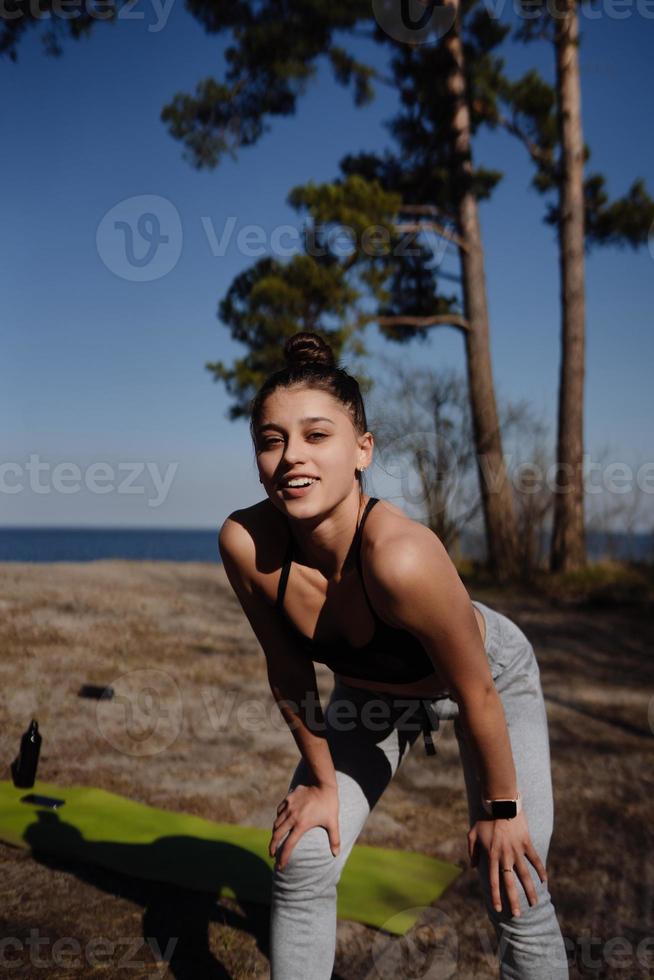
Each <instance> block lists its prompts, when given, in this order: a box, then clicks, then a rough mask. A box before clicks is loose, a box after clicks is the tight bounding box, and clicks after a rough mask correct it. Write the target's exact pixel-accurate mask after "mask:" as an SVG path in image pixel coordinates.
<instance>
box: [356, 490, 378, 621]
mask: <svg viewBox="0 0 654 980" xmlns="http://www.w3.org/2000/svg"><path fill="white" fill-rule="evenodd" d="M378 502H379V497H371V498H370V500H369V501H368V503H367V504H366V509H365V510H364V512H363V517H362V518H361V520H360V521H359V526H358V528H357V541H356V560H357V568H358V570H359V578H360V579H361V588H362V589H363V594H364V596H365V597H366V602H367V603H368V606H369V607H370V611H371V612H372V614H373V616H374V617H375V618H377V614H376V613H375V610H374V609H373V608H372V604H371V602H370V599H369V598H368V593H367V592H366V587H365V585H364V584H363V571H362V569H361V538H362V537H363V525H364V524H365V522H366V518H367V516H368V514H369V513H370V511H371V510H372V508H373V507H374V506H375V504H376V503H378Z"/></svg>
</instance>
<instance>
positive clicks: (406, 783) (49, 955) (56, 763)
mask: <svg viewBox="0 0 654 980" xmlns="http://www.w3.org/2000/svg"><path fill="white" fill-rule="evenodd" d="M470 591H471V595H472V597H473V598H477V599H480V600H481V601H483V602H486V603H487V604H488V605H491V606H493V607H494V608H496V609H498V610H499V611H501V612H504V613H505V614H507V615H509V616H510V617H511V618H512V619H514V620H515V621H516V622H517V623H518V625H519V626H520V627H521V628H522V629H523V630H524V631H525V632H526V633H527V635H528V636H529V637H530V639H531V640H532V642H533V644H534V648H535V651H536V655H537V658H538V662H539V665H540V669H541V680H542V684H543V690H544V692H545V696H546V703H547V711H548V718H549V726H550V741H551V752H552V774H553V782H554V794H555V830H554V836H553V839H552V844H551V848H550V855H549V859H548V872H549V879H550V890H551V892H552V896H553V899H554V902H555V905H556V907H557V910H558V914H559V920H560V922H561V927H562V930H563V934H564V936H565V937H566V942H567V945H568V950H569V957H570V964H571V969H570V976H571V977H573V978H576V977H593V978H605V977H624V978H625V980H627V978H628V980H635V978H641V977H642V978H645V977H652V976H654V863H653V862H652V843H653V838H654V832H653V830H652V817H651V812H652V806H651V804H652V799H654V794H653V792H652V788H653V783H654V771H653V768H652V758H653V752H652V750H653V747H654V740H653V728H652V725H654V700H653V696H654V670H653V665H652V646H653V641H654V623H653V622H652V617H651V612H650V611H649V610H647V609H643V608H641V609H636V608H626V607H623V608H611V609H607V608H562V607H560V606H556V605H554V604H552V603H551V602H550V601H547V600H544V599H541V598H535V597H533V596H530V595H528V594H524V595H518V594H516V593H512V594H511V595H507V594H506V593H504V592H501V591H492V590H489V589H484V590H476V591H475V590H472V589H471V590H470ZM0 611H1V613H2V616H1V617H0V624H1V625H0V629H1V639H2V647H1V649H2V658H1V662H0V692H1V697H0V749H1V751H0V768H1V769H2V776H1V778H3V779H7V778H9V763H10V761H11V759H13V757H14V756H15V754H16V749H17V743H18V739H19V737H20V734H21V732H22V731H23V730H24V729H25V727H26V725H27V723H28V722H29V720H30V718H31V717H36V718H38V720H39V724H40V727H41V730H42V732H43V736H44V742H43V748H42V753H41V759H40V765H39V777H40V778H41V779H43V780H48V781H52V782H57V783H60V784H62V785H70V784H88V785H94V786H99V787H102V788H103V789H108V790H112V791H115V792H117V793H122V794H124V795H126V796H129V797H131V798H132V799H136V800H139V801H142V802H145V803H150V804H154V805H158V806H161V807H165V808H168V809H174V810H183V811H186V812H188V813H194V814H198V815H200V816H203V817H206V818H209V819H213V820H224V821H232V822H238V823H242V824H248V825H252V826H260V827H270V826H271V825H272V821H273V819H274V815H275V807H276V805H277V803H278V802H279V801H280V800H281V799H282V798H283V796H284V793H285V791H286V787H287V785H288V780H289V777H290V774H291V773H292V771H293V768H294V765H295V763H296V761H297V749H296V746H295V743H294V741H293V739H292V736H291V735H290V733H289V732H288V730H287V729H286V728H285V725H284V723H283V721H282V720H281V717H280V716H279V713H278V710H277V708H276V706H275V704H274V702H273V701H272V696H271V695H270V691H269V688H268V682H267V677H266V670H265V661H264V658H263V654H262V652H261V650H260V648H259V646H258V644H257V641H256V639H255V637H254V635H253V633H252V631H251V629H250V627H249V624H248V623H247V620H246V619H245V618H244V616H243V614H242V612H241V609H240V606H239V605H238V603H237V601H236V600H235V598H234V596H233V594H232V592H231V589H230V588H229V585H228V583H227V580H226V578H225V575H224V572H223V570H222V568H220V567H219V566H216V565H209V564H199V563H198V564H177V563H157V562H127V561H102V562H93V563H89V564H86V563H85V564H67V563H62V564H53V565H30V564H4V565H0ZM146 682H147V683H146ZM318 682H319V689H320V693H321V696H324V697H325V698H326V697H327V696H328V693H329V690H330V686H331V674H330V672H329V671H328V670H327V669H326V668H322V667H320V666H318ZM85 683H92V684H111V685H113V686H114V687H115V688H116V690H117V691H118V692H122V693H127V694H129V693H130V692H133V691H134V690H135V688H139V689H141V688H143V687H151V688H154V689H155V690H156V691H157V696H158V703H159V704H166V705H167V706H168V707H169V709H170V710H169V711H168V715H167V720H166V722H165V723H164V724H159V725H157V726H156V730H155V731H154V733H151V734H149V728H148V725H149V721H150V716H149V710H150V709H149V705H148V703H142V704H141V705H140V707H139V706H138V704H137V705H136V708H135V716H134V717H133V718H132V719H131V720H130V722H129V724H125V723H122V724H121V723H120V722H119V721H117V720H116V718H117V716H116V715H115V712H112V711H110V710H108V704H107V703H104V704H103V703H102V702H96V701H92V700H87V699H83V698H80V697H78V696H77V692H78V690H79V688H80V686H81V685H82V684H85ZM252 701H256V702H258V704H259V708H258V711H259V714H258V715H256V716H253V715H252V713H251V712H252V710H253V709H252V704H251V702H252ZM247 702H250V704H249V705H248V704H247ZM135 704H136V702H135ZM226 705H227V706H229V705H231V708H229V710H230V711H232V712H233V711H238V710H241V711H242V712H243V714H242V715H241V717H242V718H245V719H246V721H245V723H243V724H237V725H232V728H231V730H227V728H226V725H225V718H226V716H225V714H224V713H222V714H221V712H224V710H225V706H226ZM262 706H263V707H262ZM230 717H232V718H233V717H234V715H231V716H230ZM253 717H254V721H252V719H253ZM123 722H124V719H123ZM467 829H468V828H467V809H466V801H465V792H464V783H463V775H462V771H461V768H460V762H459V756H458V748H457V743H456V739H455V736H454V732H453V730H452V725H451V723H446V724H445V725H444V726H442V728H441V733H440V736H439V757H438V763H437V764H435V763H434V760H432V759H428V758H427V757H426V756H425V754H424V750H423V748H422V745H421V744H420V742H418V743H416V744H415V745H414V747H413V749H412V750H411V753H410V755H409V757H408V758H407V759H406V760H405V762H404V764H403V766H402V768H401V769H400V772H399V773H398V775H397V776H396V778H395V779H394V781H393V782H392V783H391V785H390V786H389V788H388V790H387V791H386V793H385V795H384V797H383V798H382V800H381V801H380V803H379V804H378V806H377V807H376V808H375V810H374V811H373V813H372V814H371V816H370V818H369V820H368V822H367V824H366V826H365V828H364V831H363V833H362V835H361V837H360V838H359V842H360V843H365V844H377V845H381V846H388V847H395V848H407V849H411V850H418V851H423V852H424V853H425V854H429V855H433V856H435V857H439V858H442V859H444V860H448V861H452V862H455V863H458V864H459V865H460V866H461V867H462V868H463V869H464V872H463V874H462V875H461V876H460V878H459V879H458V881H457V882H456V884H455V885H454V886H453V887H452V888H451V889H450V890H449V891H448V892H447V894H446V895H445V896H443V898H442V899H441V900H440V901H439V902H438V903H437V904H436V908H437V909H438V912H439V913H440V914H441V919H440V921H441V924H442V923H446V924H447V925H448V927H449V929H450V933H451V934H453V935H454V936H455V939H456V942H457V950H458V951H457V953H456V960H455V963H456V966H451V967H450V968H449V969H447V968H445V967H444V966H443V964H442V962H441V965H440V967H439V966H438V964H437V963H436V962H435V961H434V962H432V961H430V958H429V954H428V952H427V953H426V954H425V955H422V954H419V953H416V951H415V949H414V954H413V958H412V957H411V956H408V955H407V956H405V958H404V960H402V958H401V957H400V958H399V959H398V957H397V953H398V949H397V946H396V948H395V949H392V948H391V945H390V944H393V943H395V944H397V943H398V942H402V940H397V939H394V938H393V937H391V936H390V935H389V934H387V933H383V932H380V931H379V930H375V929H372V928H369V927H367V926H364V925H361V924H359V923H353V922H344V921H342V922H339V925H338V948H337V956H336V965H335V970H334V978H341V980H364V978H366V980H377V978H383V977H386V976H400V977H401V976H406V977H414V978H427V980H435V978H436V977H437V976H438V977H445V976H447V977H450V976H453V977H457V978H462V980H468V978H475V980H486V978H491V977H496V976H498V968H497V965H496V959H495V956H494V954H493V950H494V948H495V946H496V941H495V937H494V933H493V932H492V930H491V927H490V923H489V922H488V920H487V918H486V914H485V911H484V907H483V904H482V899H481V893H480V889H479V884H478V880H477V872H476V871H475V870H473V869H469V868H468V867H467V854H466V832H467ZM0 880H1V881H2V889H1V891H2V904H1V906H0V936H2V937H4V938H5V939H8V938H12V939H14V940H15V942H14V943H13V944H9V945H8V944H7V943H5V944H4V945H0V959H2V967H1V968H0V969H2V972H4V971H5V970H6V971H7V975H8V976H14V977H28V978H30V980H31V978H33V977H39V976H46V975H47V976H49V977H50V976H51V977H56V978H68V977H75V978H79V977H85V976H91V975H93V976H96V975H99V974H102V975H103V976H104V977H111V978H113V977H127V976H129V977H134V978H140V977H151V976H153V975H154V976H166V977H176V978H191V977H192V978H193V980H195V978H204V977H207V978H233V980H241V978H265V977H268V976H269V967H268V959H267V956H266V950H267V930H268V908H267V906H260V905H251V906H247V907H246V906H244V905H243V904H239V903H237V902H234V901H229V900H221V901H220V902H217V901H216V900H215V897H213V896H212V895H209V894H205V893H201V892H191V891H184V890H182V889H179V888H174V887H172V886H170V887H168V886H162V885H161V884H154V883H149V882H146V881H142V880H138V879H134V878H129V877H127V876H121V875H118V874H113V873H109V872H106V871H103V870H101V869H98V868H93V867H91V866H82V865H79V866H76V865H74V864H72V863H63V862H61V861H56V860H52V859H50V858H48V857H47V856H45V855H33V854H31V853H30V852H28V851H24V850H20V849H16V848H12V847H9V846H7V845H4V844H0ZM30 936H32V942H31V945H30V942H29V940H30ZM35 936H36V937H37V938H40V939H41V945H40V946H39V947H38V950H39V951H38V952H37V954H36V956H37V957H40V958H39V959H38V960H37V959H36V958H35V954H34V949H35V944H34V937H35ZM148 937H149V942H147V941H146V940H147V939H148ZM171 937H176V938H177V943H176V946H175V949H174V952H173V955H172V959H171V960H170V962H169V963H168V964H166V962H165V960H164V962H163V963H161V962H160V963H159V965H157V962H156V956H155V955H153V949H154V951H155V953H156V945H157V944H158V947H159V949H162V950H165V948H166V944H167V943H168V941H169V939H170V938H171ZM66 938H67V939H68V940H69V942H68V944H66V943H64V942H60V943H59V944H58V945H57V946H56V947H55V943H56V941H57V940H64V939H66ZM100 939H104V940H105V941H106V942H105V946H104V947H102V946H99V945H98V941H99V940H100ZM648 940H649V941H648ZM93 943H95V944H96V945H95V946H93ZM405 948H408V947H406V944H405ZM94 950H95V953H94ZM94 956H95V964H96V965H93V960H94ZM373 957H374V958H373ZM385 963H386V966H384V964H385ZM398 963H399V964H400V967H398V966H397V964H398ZM402 963H403V964H404V965H403V966H402ZM430 963H431V965H430ZM393 964H395V965H393Z"/></svg>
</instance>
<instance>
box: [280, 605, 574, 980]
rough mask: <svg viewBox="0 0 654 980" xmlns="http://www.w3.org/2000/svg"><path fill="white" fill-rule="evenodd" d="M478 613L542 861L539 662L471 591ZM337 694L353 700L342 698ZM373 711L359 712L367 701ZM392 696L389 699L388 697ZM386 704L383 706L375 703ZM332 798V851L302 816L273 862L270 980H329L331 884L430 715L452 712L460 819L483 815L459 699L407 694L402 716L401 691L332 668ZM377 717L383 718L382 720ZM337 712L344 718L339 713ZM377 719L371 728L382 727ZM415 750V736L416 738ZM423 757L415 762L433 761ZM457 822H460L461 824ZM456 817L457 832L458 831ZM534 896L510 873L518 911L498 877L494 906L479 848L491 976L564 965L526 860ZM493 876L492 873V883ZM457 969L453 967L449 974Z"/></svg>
mask: <svg viewBox="0 0 654 980" xmlns="http://www.w3.org/2000/svg"><path fill="white" fill-rule="evenodd" d="M474 604H475V605H476V606H477V608H478V609H479V610H480V611H481V612H482V614H483V615H484V618H485V621H486V643H485V646H486V653H487V656H488V660H489V665H490V668H491V673H492V676H493V680H494V683H495V686H496V688H497V691H498V693H499V695H500V698H501V700H502V704H503V706H504V713H505V717H506V722H507V726H508V730H509V736H510V740H511V748H512V753H513V759H514V762H515V767H516V772H517V779H518V788H519V789H520V793H521V795H522V799H523V806H524V810H525V814H526V817H527V823H528V826H529V832H530V836H531V840H532V842H533V844H534V847H535V848H536V850H537V851H538V854H539V855H540V858H541V860H542V861H543V864H545V866H546V867H547V865H546V860H547V852H548V848H549V843H550V837H551V834H552V821H553V802H552V780H551V772H550V748H549V736H548V726H547V716H546V713H545V703H544V700H543V693H542V689H541V685H540V671H539V668H538V663H537V661H536V657H535V655H534V649H533V647H532V645H531V643H530V642H529V640H528V639H527V637H526V636H525V635H524V633H523V632H522V631H521V630H520V629H519V628H518V627H517V626H516V624H515V623H514V622H513V621H512V620H510V619H508V618H507V617H506V616H503V615H502V614H501V613H498V612H496V611H495V610H494V609H491V608H490V607H488V606H486V605H484V604H483V603H481V602H477V601H475V603H474ZM342 699H343V700H345V701H346V702H349V703H350V704H352V703H353V704H354V705H355V706H356V710H355V711H353V710H350V711H347V710H345V711H344V710H343V708H341V709H340V711H339V712H338V714H336V713H335V712H336V705H335V702H337V701H341V700H342ZM371 701H374V702H376V704H377V706H378V710H377V711H375V710H374V709H368V710H367V711H365V712H363V716H362V712H361V711H360V710H359V709H362V708H363V707H364V705H365V704H366V703H368V704H370V702H371ZM395 701H397V702H398V704H397V705H396V704H395ZM380 705H386V706H387V707H386V713H385V714H384V713H382V712H381V711H380V710H379V706H380ZM324 716H325V722H326V728H327V738H328V742H329V746H330V749H331V754H332V758H333V760H334V767H335V769H336V777H337V782H338V798H339V830H340V838H341V850H340V853H339V855H338V856H337V857H334V855H333V854H332V852H331V849H330V846H329V841H328V837H327V832H326V830H325V829H324V828H323V827H312V828H311V829H310V830H308V831H306V832H305V833H304V834H303V835H302V837H300V838H299V840H298V841H297V842H296V844H295V847H294V848H293V851H292V852H291V856H290V858H289V860H288V862H287V864H286V867H285V868H284V871H282V872H280V871H279V870H277V869H276V870H275V871H274V873H273V886H272V903H271V909H270V961H271V980H329V978H330V977H331V975H332V969H333V965H334V957H335V952H336V885H337V882H338V880H339V878H340V874H341V871H342V869H343V866H344V864H345V862H346V861H347V858H348V855H349V854H350V851H351V850H352V847H353V846H354V844H355V842H356V839H357V837H358V836H359V834H360V832H361V830H362V829H363V826H364V824H365V822H366V819H367V817H368V815H369V813H370V811H371V810H372V808H373V807H374V805H375V803H377V801H378V800H379V798H380V797H381V795H382V793H383V792H384V790H385V789H386V786H387V785H388V783H389V782H390V780H391V779H392V778H393V776H394V775H395V773H396V772H397V769H398V767H399V765H400V764H401V762H402V760H403V759H404V758H405V757H406V755H407V753H408V751H409V749H410V748H411V746H412V745H413V743H414V741H415V740H416V738H417V737H418V736H419V735H420V732H421V727H420V726H421V725H422V726H423V727H424V720H425V718H426V717H431V719H432V726H431V727H433V728H435V729H437V728H438V725H439V721H440V720H445V719H453V720H454V731H455V733H456V738H457V741H458V745H459V751H460V755H461V761H462V764H463V772H464V776H465V784H466V792H467V798H468V815H469V820H470V826H472V825H473V823H474V822H475V821H476V820H478V819H480V818H483V817H484V816H486V814H485V811H484V809H483V805H482V802H481V793H480V783H479V781H478V779H477V775H476V767H475V763H474V757H473V754H472V751H471V746H470V744H469V741H468V739H467V738H466V734H465V732H464V730H463V727H462V726H461V724H460V722H459V718H458V706H457V704H456V702H455V701H453V700H451V699H450V698H449V697H440V698H436V699H434V700H433V701H421V700H420V699H418V698H416V699H415V714H414V715H410V716H409V719H408V720H407V699H406V698H400V697H399V696H398V697H397V698H394V697H393V696H391V695H388V694H380V693H379V692H376V691H371V690H367V689H362V688H357V687H352V686H351V685H348V684H345V683H344V682H343V681H341V680H340V679H339V678H338V677H337V678H336V682H335V685H334V689H333V691H332V694H331V697H330V699H329V703H328V705H327V706H326V707H325V709H324ZM380 718H382V719H384V718H385V719H386V721H385V722H382V723H381V724H380ZM345 719H347V721H345ZM380 729H381V730H380ZM419 743H420V751H427V744H426V743H425V748H424V749H423V747H422V738H420V739H419ZM434 761H435V760H433V759H425V764H432V765H433V764H434ZM311 782H312V780H311V777H310V772H309V770H308V768H307V765H306V762H305V761H304V759H300V761H299V763H298V765H297V768H296V770H295V772H294V774H293V778H292V780H291V782H290V784H289V787H288V789H289V791H290V790H291V789H293V788H294V787H295V786H297V785H298V784H299V783H311ZM466 831H467V828H466ZM466 831H464V829H463V828H462V834H463V833H464V832H466ZM526 863H527V866H528V868H529V871H530V874H531V878H532V880H533V883H534V888H535V890H536V895H537V897H538V904H537V905H533V906H530V905H529V902H528V900H527V897H526V895H525V892H524V889H523V887H522V885H521V883H520V881H519V880H518V879H516V887H517V891H518V895H519V896H520V910H521V914H520V916H513V915H512V913H511V910H510V907H509V905H508V901H507V896H506V893H505V891H504V888H503V886H502V885H501V888H502V905H503V908H502V911H501V912H496V911H495V909H494V908H493V903H492V900H491V896H490V887H489V881H488V860H487V854H486V851H485V849H484V848H483V847H481V845H480V847H479V864H478V865H477V868H478V871H479V879H480V883H481V887H482V891H483V897H484V901H485V904H486V910H487V913H488V916H489V918H490V920H491V922H492V924H493V926H494V928H495V932H496V935H497V939H498V950H497V955H498V960H499V963H500V977H501V980H563V978H567V977H568V976H569V972H568V966H567V955H566V950H565V946H564V943H563V937H562V935H561V930H560V927H559V923H558V921H557V918H556V912H555V909H554V905H553V904H552V900H551V897H550V893H549V891H548V888H547V884H546V883H545V884H544V883H542V882H541V881H540V879H539V877H538V873H537V872H536V870H535V868H534V867H533V866H532V865H531V863H530V862H529V861H528V860H527V862H526ZM501 878H502V876H501V875H500V882H501ZM455 975H456V974H455Z"/></svg>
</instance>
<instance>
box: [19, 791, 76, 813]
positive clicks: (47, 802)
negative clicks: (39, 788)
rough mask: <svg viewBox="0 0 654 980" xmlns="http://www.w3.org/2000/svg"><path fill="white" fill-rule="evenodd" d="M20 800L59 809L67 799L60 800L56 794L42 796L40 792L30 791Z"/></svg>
mask: <svg viewBox="0 0 654 980" xmlns="http://www.w3.org/2000/svg"><path fill="white" fill-rule="evenodd" d="M20 802H21V803H33V804H34V806H47V807H48V808H49V809H50V810H57V809H58V808H59V807H60V806H63V805H64V803H65V802H66V801H65V800H58V799H57V797H56V796H41V795H40V794H39V793H28V794H27V796H21V798H20Z"/></svg>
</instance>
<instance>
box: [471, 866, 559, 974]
mask: <svg viewBox="0 0 654 980" xmlns="http://www.w3.org/2000/svg"><path fill="white" fill-rule="evenodd" d="M537 898H538V902H537V903H536V904H535V905H529V903H528V901H527V899H526V896H525V895H524V893H523V895H521V897H520V915H519V916H516V915H512V913H511V911H510V910H508V911H505V909H504V907H503V910H502V912H496V911H495V910H494V909H492V908H489V910H488V912H489V917H490V919H491V921H492V922H493V925H494V927H495V931H496V933H497V938H498V958H499V961H500V965H501V971H500V976H501V977H505V976H507V977H513V976H518V975H519V976H524V977H530V978H531V977H533V978H537V980H562V978H567V977H568V975H569V971H568V961H567V951H566V948H565V943H564V941H563V936H562V935H561V928H560V925H559V922H558V919H557V916H556V910H555V908H554V904H553V902H552V897H551V895H550V892H549V889H548V887H547V884H546V883H541V884H540V885H539V887H538V889H537ZM503 905H504V903H503Z"/></svg>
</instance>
